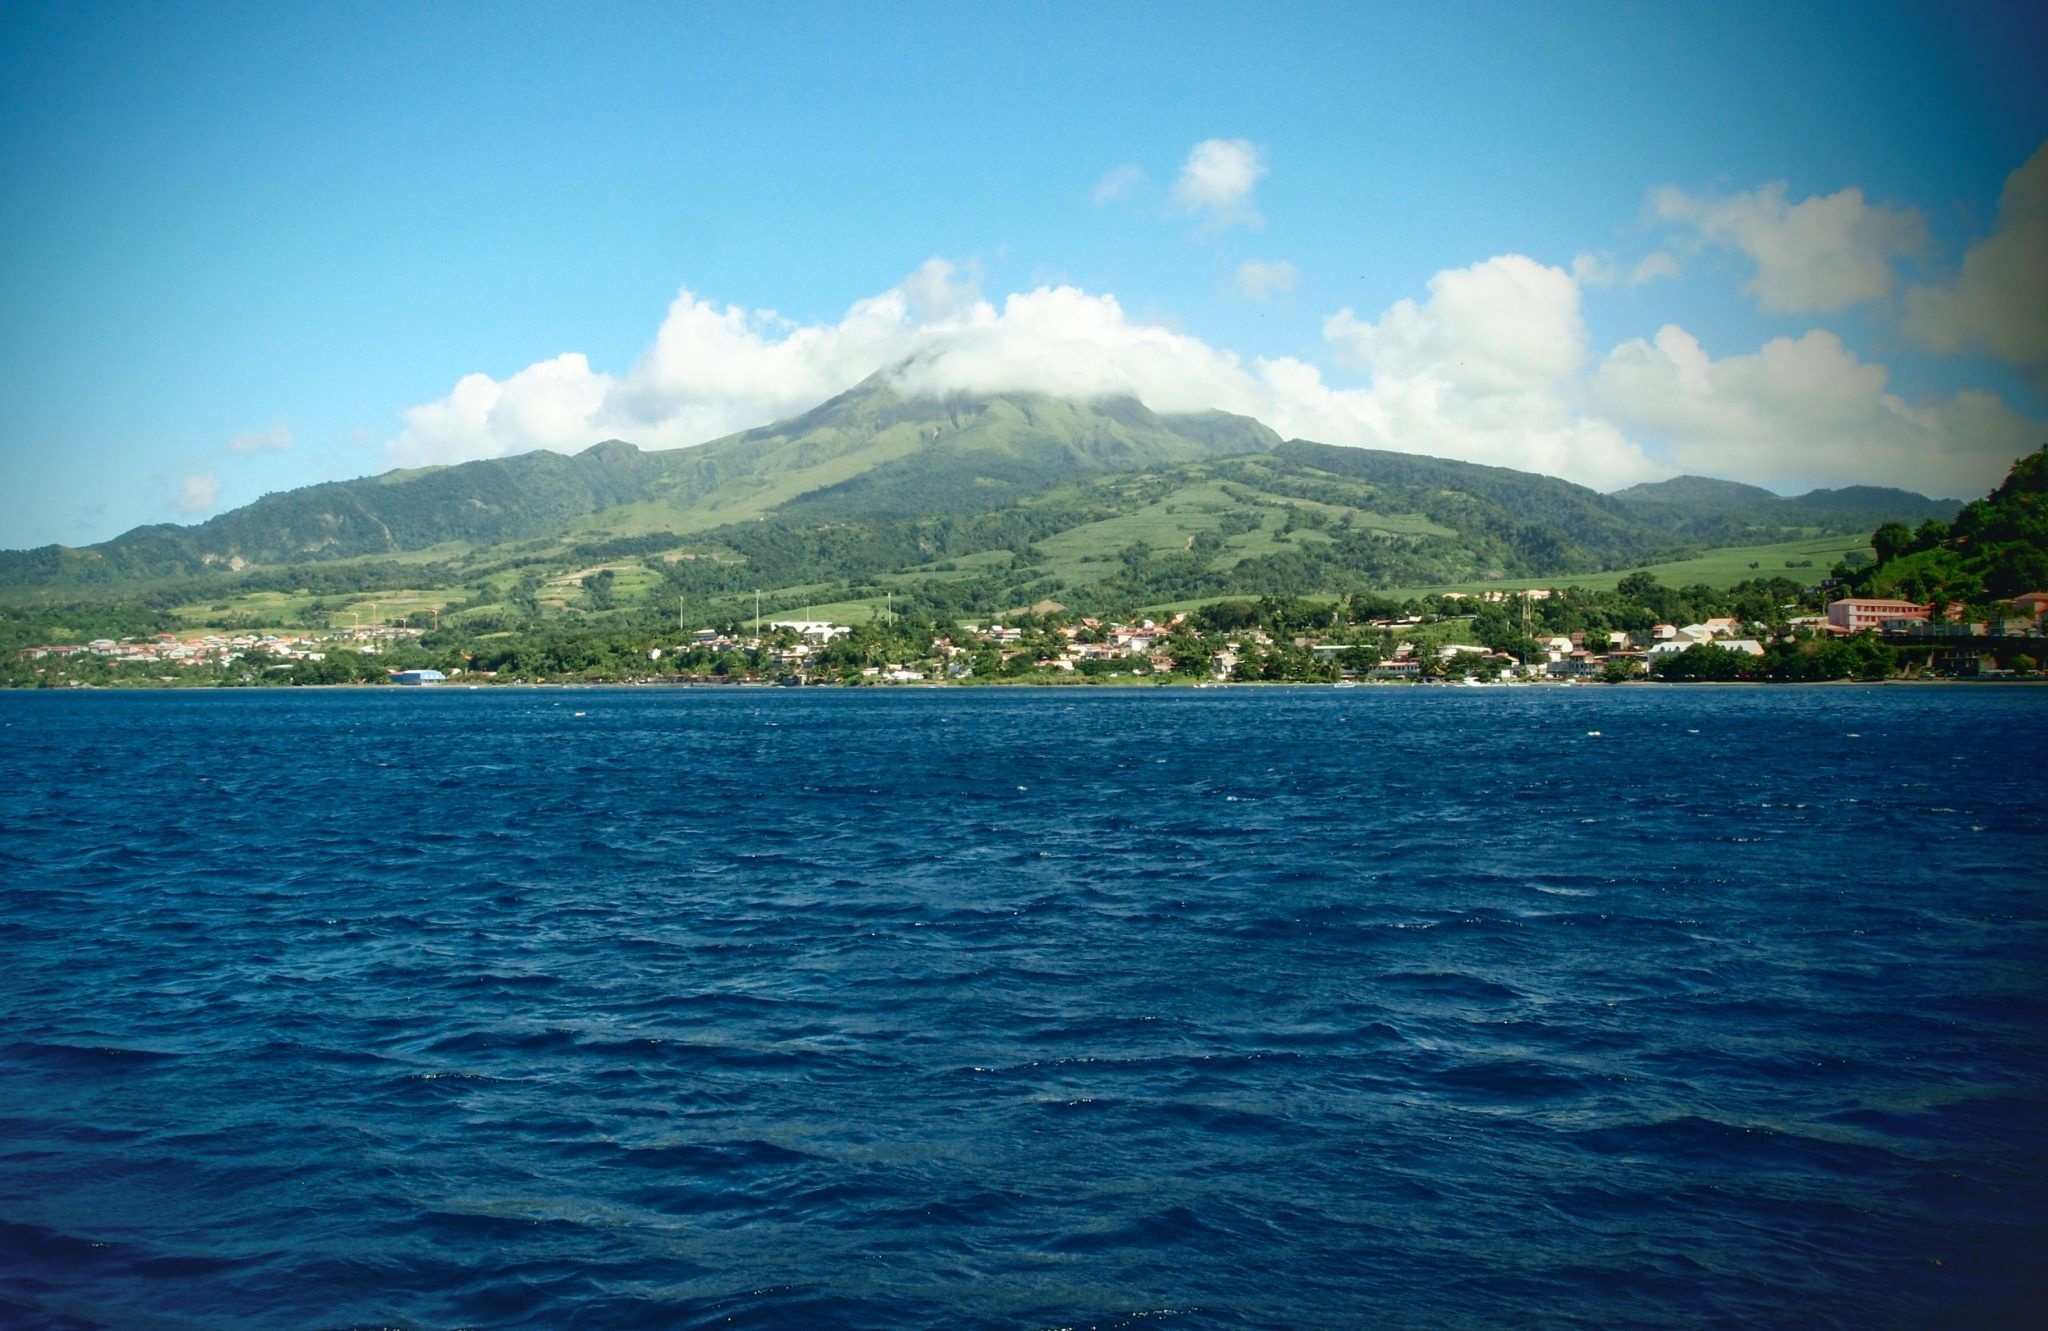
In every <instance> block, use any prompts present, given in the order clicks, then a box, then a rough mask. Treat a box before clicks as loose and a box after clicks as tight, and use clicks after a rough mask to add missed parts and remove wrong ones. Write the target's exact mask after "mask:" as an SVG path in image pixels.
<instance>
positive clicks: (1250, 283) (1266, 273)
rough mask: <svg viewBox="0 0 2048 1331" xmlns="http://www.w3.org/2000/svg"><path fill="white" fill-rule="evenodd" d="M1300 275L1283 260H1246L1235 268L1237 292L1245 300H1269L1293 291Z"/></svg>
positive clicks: (1292, 266)
mask: <svg viewBox="0 0 2048 1331" xmlns="http://www.w3.org/2000/svg"><path fill="white" fill-rule="evenodd" d="M1300 280H1301V273H1300V272H1299V271H1298V270H1296V268H1295V266H1294V265H1293V264H1291V263H1289V262H1287V260H1285V259H1246V260H1245V261H1244V262H1243V263H1241V264H1239V265H1238V266H1237V291H1238V294H1239V295H1241V296H1243V297H1244V298H1245V299H1246V300H1271V299H1272V298H1273V297H1275V296H1284V295H1286V294H1287V293H1288V292H1290V291H1292V290H1294V286H1295V283H1297V282H1299V281H1300Z"/></svg>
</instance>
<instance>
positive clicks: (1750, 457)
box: [1592, 324, 2041, 495]
mask: <svg viewBox="0 0 2048 1331" xmlns="http://www.w3.org/2000/svg"><path fill="white" fill-rule="evenodd" d="M1890 377H1891V376H1890V373H1889V371H1887V370H1886V369H1885V367H1884V366H1882V365H1874V364H1870V363H1868V362H1865V361H1862V360H1859V359H1858V358H1857V356H1856V355H1855V353H1853V352H1851V351H1850V350H1848V349H1847V348H1846V347H1844V346H1843V345H1842V342H1841V339H1840V338H1838V337H1836V336H1835V335H1834V334H1833V333H1831V332H1828V331H1826V330H1823V329H1816V330H1814V331H1811V332H1809V333H1807V334H1806V335H1805V336H1803V337H1800V338H1796V339H1795V338H1789V337H1781V338H1777V339H1774V340H1773V341H1771V342H1769V343H1767V344H1766V345H1765V346H1764V347H1763V348H1762V349H1761V350H1760V351H1757V352H1755V353H1752V354H1749V355H1739V356H1729V357H1726V358H1724V359H1722V360H1715V359H1713V358H1712V357H1711V356H1710V355H1708V353H1707V352H1706V350H1705V349H1704V348H1703V347H1701V346H1700V344H1699V341H1698V339H1696V338H1694V337H1693V336H1692V334H1690V333H1688V332H1686V331H1685V330H1684V329H1683V328H1680V327H1678V326H1677V325H1676V324H1667V325H1666V326H1665V327H1664V328H1663V329H1661V330H1660V331H1659V332H1658V334H1657V336H1656V338H1655V340H1654V341H1644V340H1642V339H1640V338H1637V339H1634V340H1632V341H1629V342H1625V343H1623V344H1622V345H1621V346H1619V347H1616V348H1615V349H1614V351H1613V352H1612V353H1610V354H1609V355H1608V357H1607V359H1606V361H1605V362H1604V363H1603V364H1602V365H1601V366H1600V367H1599V369H1598V370H1597V371H1596V373H1595V374H1594V376H1593V384H1592V388H1593V394H1592V396H1593V401H1594V402H1595V403H1596V404H1597V405H1598V406H1599V408H1600V409H1601V410H1602V412H1603V413H1604V414H1606V415H1607V416H1609V417H1611V418H1612V419H1614V420H1615V421H1617V422H1618V423H1619V424H1620V425H1621V426H1623V427H1624V428H1626V429H1629V430H1631V431H1639V432H1642V433H1643V434H1646V435H1650V436H1654V437H1660V438H1662V439H1664V440H1666V441H1668V443H1669V446H1670V449H1671V456H1672V460H1673V461H1674V462H1676V463H1677V464H1678V465H1679V466H1680V467H1682V468H1684V469H1685V470H1687V471H1692V472H1699V473H1705V474H1707V475H1715V476H1733V477H1738V478H1740V479H1743V480H1747V481H1752V482H1756V483H1759V484H1766V485H1769V484H1774V483H1775V484H1789V485H1797V486H1807V485H1816V484H1845V483H1863V484H1880V485H1898V486H1904V487H1906V488H1908V489H1914V490H1919V491H1921V492H1923V493H1927V494H1935V495H1966V494H1981V493H1983V492H1984V491H1985V490H1987V489H1989V488H1990V487H1991V485H1993V484H1994V483H1996V482H1997V480H1998V479H1999V478H2000V477H2001V476H2003V475H2004V474H2005V471H2006V469H2007V468H2008V467H2009V466H2010V465H2011V463H2012V460H2013V458H2015V457H2017V456H2018V455H2020V454H2021V453H2023V452H2025V451H2027V449H2028V448H2029V447H2031V442H2030V441H2031V440H2032V439H2033V438H2034V436H2035V434H2036V433H2037V432H2038V431H2039V429H2040V428H2041V427H2040V424H2039V423H2038V422H2032V421H2029V420H2027V419H2026V418H2025V417H2023V416H2021V415H2019V414H2018V413H2016V412H2014V411H2013V410H2012V409H2011V408H2009V407H2007V406H2006V405H2005V404H2004V403H2003V402H2002V401H2001V400H2000V399H1999V398H1998V397H1997V396H1995V395H1994V394H1990V393H1984V392H1978V391H1967V392H1963V393H1959V394H1957V395H1956V396H1954V397H1952V398H1949V399H1947V400H1945V401H1936V402H1931V403H1924V404H1920V405H1913V404H1909V403H1907V402H1906V401H1905V400H1903V399H1902V398H1900V397H1899V396H1898V395H1897V394H1895V393H1892V392H1891V391H1889V387H1888V385H1889V381H1890Z"/></svg>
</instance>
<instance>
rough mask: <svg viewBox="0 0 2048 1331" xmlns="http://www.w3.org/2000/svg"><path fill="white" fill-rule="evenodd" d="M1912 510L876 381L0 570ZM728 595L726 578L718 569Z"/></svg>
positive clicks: (965, 549)
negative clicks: (777, 410)
mask: <svg viewBox="0 0 2048 1331" xmlns="http://www.w3.org/2000/svg"><path fill="white" fill-rule="evenodd" d="M1928 511H1931V512H1937V513H1940V514H1941V515H1944V516H1946V515H1948V514H1952V513H1953V512H1954V511H1955V510H1954V508H1953V507H1947V506H1944V505H1943V504H1942V503H1941V501H1936V500H1930V499H1928V498H1926V497H1925V496H1918V495H1911V494H1909V493H1907V492H1903V491H1886V490H1882V489H1879V488H1875V487H1850V488H1849V489H1845V490H1841V491H1815V492H1812V494H1811V495H1809V496H1799V497H1792V498H1786V497H1781V496H1775V495H1771V494H1770V493H1769V492H1768V491H1762V490H1759V489H1757V488H1756V487H1749V486H1742V485H1740V484H1738V483H1735V482H1727V481H1717V480H1714V479H1713V478H1698V477H1694V478H1686V477H1681V478H1675V479H1674V480H1673V481H1667V482H1659V483H1654V484H1651V485H1646V486H1635V487H1630V488H1629V489H1627V490H1624V491H1620V492H1617V493H1615V494H1612V495H1602V494H1600V493H1598V492H1596V491H1593V490H1591V489H1588V488H1587V487H1584V486H1580V485H1576V484H1574V483H1572V482H1569V481H1565V480H1562V479H1560V478H1556V477H1549V476H1543V475H1539V474H1536V473H1529V472H1519V471H1515V470H1513V469H1510V468H1504V467H1491V466H1486V465H1483V464H1478V463H1468V462H1460V461H1455V460H1451V459H1444V458H1435V457H1431V456H1428V455H1426V454H1421V453H1405V452H1394V451H1390V450H1379V449H1363V448H1349V447H1339V446H1335V445H1329V444H1321V443H1317V442H1314V441H1311V440H1301V439H1294V440H1282V439H1281V437H1280V436H1279V435H1278V434H1277V433H1276V432H1274V431H1273V430H1271V429H1270V428H1269V427H1267V426H1265V425H1264V424H1262V423H1260V422H1258V421H1256V420H1253V419H1251V418H1249V417H1244V416H1235V415H1231V414H1229V413H1225V412H1214V411H1211V412H1193V413H1160V412H1154V411H1152V410H1151V409H1150V408H1148V407H1146V406H1145V405H1144V404H1143V403H1142V402H1140V401H1138V400H1137V399H1136V398H1131V397H1105V398H1099V399H1094V400H1077V399H1068V398H1060V397H1055V396H1051V395H1046V394H1036V393H999V394H981V395H973V394H964V393H963V394H951V395H946V396H942V397H925V396H915V395H906V394H904V393H902V392H900V391H898V390H897V389H896V388H895V387H894V386H893V385H892V382H891V380H890V378H889V376H888V375H886V374H884V373H877V374H876V375H873V376H871V377H870V378H868V379H867V380H864V381H862V382H861V383H860V384H856V385H854V386H853V387H852V388H850V389H848V390H846V391H845V392H843V393H839V394H836V395H834V396H833V397H832V398H829V399H827V400H826V401H824V402H822V403H819V404H818V405H817V406H816V407H813V408H811V409H809V410H808V411H805V412H802V413H799V414H797V415H796V416H793V417H790V418H788V419H787V420H784V421H779V422H773V423H770V424H768V425H763V426H759V427H756V428H753V429H750V430H743V431H739V432H737V433H735V434H732V435H728V436H725V437H723V438H721V439H717V440H712V441H709V442H707V443H704V444H699V445H695V446H692V447H688V448H680V449H664V450H647V449H642V448H640V447H639V446H637V445H635V444H633V443H631V442H629V441H626V440H623V439H607V440H601V441H599V442H597V443H594V444H591V445H590V446H588V447H586V448H584V449H582V450H580V451H578V452H576V453H573V454H563V453H556V452H553V451H551V450H535V451H532V452H528V453H522V454H516V455H513V456H510V457H505V458H492V459H481V460H475V461H470V462H463V463H456V464H452V465H448V466H437V467H424V468H414V469H410V470H404V471H392V472H385V473H380V474H378V475H376V476H371V477H364V478H358V479H355V480H349V481H330V482H323V483H320V484H318V485H313V486H306V487H301V488H299V489H295V490H288V491H280V492H277V493H274V494H270V495H265V496H264V497H262V498H261V499H258V500H256V501H255V502H254V503H251V504H247V505H243V506H242V507H240V508H237V509H234V510H230V511H229V512H227V513H223V514H219V515H217V516H215V517H213V518H209V519H207V520H206V521H204V522H201V523H197V524H193V525H190V526H177V525H173V524H153V525H149V526H145V527H139V528H136V529H134V530H132V531H130V532H126V533H123V534H122V535H120V536H117V537H115V538H112V539H111V540H109V541H105V542H100V543H97V544H95V545H92V546H86V547H79V548H73V547H66V546H44V547H39V548H37V549H34V550H26V551H5V552H0V589H6V590H10V591H15V592H20V591H27V590H33V589H36V588H63V587H72V588H85V589H90V588H94V587H98V588H103V589H104V588H115V587H121V586H136V585H143V584H147V583H149V582H151V581H156V582H163V581H166V580H170V581H177V580H186V581H190V580H193V579H199V580H206V579H218V578H220V577H222V576H225V575H227V574H231V573H237V574H244V575H246V574H249V573H250V572H251V571H261V570H273V571H276V570H290V569H294V568H300V569H306V570H318V569H322V568H328V569H332V568H334V567H335V566H338V565H344V564H347V563H349V562H350V561H355V562H361V561H376V560H389V559H392V558H399V557H404V558H407V559H412V560H414V561H415V562H417V561H418V560H419V559H422V558H426V557H427V553H428V552H440V553H439V555H438V556H437V557H439V558H442V559H443V560H444V562H447V563H448V568H447V570H445V572H446V574H447V576H464V577H467V576H470V574H471V573H474V572H475V571H476V570H479V569H483V568H485V567H486V566H489V567H510V566H512V565H513V564H516V563H520V562H521V561H526V562H528V563H531V562H532V561H533V560H537V559H540V560H544V559H548V558H554V557H557V556H559V557H561V558H564V559H567V558H569V557H570V556H571V555H572V554H575V553H576V552H583V554H584V555H588V556H589V557H593V558H594V557H597V555H598V554H599V553H602V552H604V551H615V552H624V551H637V552H640V553H639V554H637V555H635V556H634V557H643V558H644V557H650V556H652V555H654V554H656V553H658V552H661V551H664V550H666V551H668V552H669V553H670V554H674V555H676V557H678V558H681V557H682V556H683V555H685V554H688V553H689V552H690V550H691V549H699V550H700V552H710V553H712V554H714V555H715V558H714V560H713V563H712V564H705V565H703V566H701V567H700V568H698V569H695V570H691V571H690V573H691V576H692V577H695V578H696V581H697V582H699V583H703V584H704V585H705V587H706V589H707V590H708V589H710V586H711V584H710V582H707V581H706V578H707V577H708V576H709V571H710V570H711V569H712V568H713V565H714V564H716V562H717V560H719V559H723V560H726V561H728V563H730V561H734V560H737V561H741V562H743V563H747V564H749V565H750V566H751V567H752V569H753V570H754V571H755V572H756V573H757V574H759V575H761V576H763V577H765V576H766V575H767V570H768V569H769V568H771V567H772V568H774V569H777V570H779V571H778V573H777V576H781V577H786V578H789V579H793V580H807V579H806V578H805V576H804V568H803V559H804V558H806V557H808V558H809V559H811V560H812V561H813V562H814V563H815V564H817V566H818V567H820V568H823V569H828V570H837V571H838V572H839V573H840V574H841V575H844V576H848V577H854V578H871V577H875V576H880V575H882V574H885V573H887V574H890V575H892V576H895V575H896V574H897V573H898V572H901V571H904V570H912V569H915V568H917V567H918V566H919V559H920V558H923V559H925V560H927V561H938V562H944V561H946V560H948V559H955V558H958V557H962V556H966V555H975V556H977V557H979V556H982V555H985V554H987V555H990V557H994V555H993V554H990V552H997V553H1000V554H1001V555H1002V557H1004V558H1007V559H1009V560H1011V561H1012V563H1013V564H1014V566H1015V568H1016V569H1018V570H1024V569H1028V568H1030V567H1032V566H1033V565H1035V564H1041V563H1046V562H1048V561H1050V562H1051V563H1052V564H1056V565H1058V566H1059V567H1060V568H1061V570H1062V576H1064V577H1065V578H1066V579H1067V580H1068V581H1069V582H1072V581H1074V580H1077V579H1095V580H1096V581H1102V580H1103V579H1105V578H1106V579H1108V581H1107V582H1106V583H1104V585H1110V584H1116V585H1124V586H1132V585H1137V583H1138V582H1146V580H1147V579H1149V580H1150V581H1149V582H1146V585H1152V584H1155V583H1156V584H1159V585H1166V584H1167V583H1171V584H1172V585H1173V586H1176V587H1181V588H1187V589H1201V590H1206V589H1211V588H1226V589H1227V588H1232V587H1239V586H1248V585H1253V584H1256V585H1258V586H1262V587H1268V588H1282V589H1284V588H1285V587H1286V585H1287V584H1288V582H1289V580H1290V579H1294V580H1297V581H1307V582H1316V583H1322V584H1327V583H1330V582H1331V581H1332V580H1336V581H1342V582H1347V583H1361V582H1371V581H1374V580H1380V581H1384V580H1385V579H1389V578H1399V577H1410V578H1415V577H1428V576H1431V575H1433V574H1444V575H1456V576H1460V577H1464V576H1481V575H1487V574H1492V573H1496V572H1499V573H1513V574H1517V575H1520V574H1525V573H1526V574H1547V573H1553V572H1554V573H1559V574H1564V573H1569V572H1572V571H1575V570H1578V571H1584V570H1597V569H1602V568H1614V567H1620V566H1623V565H1625V564H1631V563H1635V562H1641V561H1646V560H1648V559H1650V558H1652V557H1661V556H1665V555H1668V554H1670V553H1671V552H1673V551H1676V550H1681V549H1684V548H1688V547H1691V546H1698V545H1702V544H1712V545H1735V544H1743V543H1746V542H1748V543H1758V542H1762V541H1766V540H1775V539H1784V538H1786V536H1787V534H1811V533H1813V532H1816V531H1827V532H1836V531H1839V532H1842V533H1844V534H1862V533H1867V532H1868V531H1870V530H1871V529H1872V528H1873V527H1874V526H1876V525H1877V522H1879V521H1885V520H1908V521H1911V520H1917V519H1918V518H1919V517H1920V516H1922V515H1923V513H1925V512H1928ZM1873 515H1874V516H1875V520H1867V519H1870V518H1872V517H1873ZM757 527H764V528H765V530H755V528H757ZM856 531H857V532H858V533H859V539H855V536H854V534H853V533H855V532H856ZM686 547H688V548H687V549H686ZM803 551H808V552H809V554H808V555H807V556H804V555H801V554H800V553H799V552H803ZM579 557H580V556H579ZM1062 560H1064V561H1065V562H1064V563H1061V561H1062ZM1113 560H1118V561H1122V563H1123V564H1124V565H1126V566H1128V567H1127V570H1126V571H1127V572H1128V573H1129V576H1128V577H1125V578H1124V581H1123V582H1122V583H1120V584H1117V583H1116V579H1115V578H1112V577H1110V576H1109V574H1108V572H1107V571H1106V570H1105V569H1104V568H1102V567H1101V566H1102V565H1103V564H1104V563H1105V562H1106V561H1113ZM1176 560H1178V561H1179V563H1178V564H1176V563H1175V561H1176ZM1181 565H1186V567H1182V566H1181ZM464 570H469V573H465V572H464ZM1129 570H1150V571H1149V572H1145V573H1144V575H1143V577H1140V576H1139V574H1138V573H1136V572H1129ZM656 571H657V572H661V571H662V570H656ZM279 576H282V574H281V573H280V574H279ZM342 576H343V575H342V574H340V573H334V574H332V575H324V574H323V575H321V578H320V579H314V580H325V581H334V580H335V579H337V578H341V577H342ZM394 576H395V575H394ZM663 576H664V577H670V575H669V574H667V573H664V574H663ZM721 576H723V577H725V578H726V580H727V581H730V576H731V575H730V572H729V569H728V571H727V573H726V574H723V575H721ZM1017 576H1018V577H1019V578H1020V579H1021V578H1022V577H1023V574H1022V572H1019V573H1018V575H1017ZM306 577H307V579H313V574H312V573H311V572H309V573H308V574H307V575H306ZM670 580H671V581H681V582H683V583H689V582H690V580H691V578H690V577H683V576H681V575H675V576H674V577H670ZM713 581H715V579H714V580H713ZM720 585H723V584H720ZM728 590H729V589H728ZM682 594H684V595H688V594H689V593H688V591H687V590H685V591H684V592H683V593H682Z"/></svg>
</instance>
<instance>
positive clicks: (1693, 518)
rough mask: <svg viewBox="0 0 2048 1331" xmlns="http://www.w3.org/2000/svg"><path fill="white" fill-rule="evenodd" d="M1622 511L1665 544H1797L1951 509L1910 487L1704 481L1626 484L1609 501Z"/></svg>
mask: <svg viewBox="0 0 2048 1331" xmlns="http://www.w3.org/2000/svg"><path fill="white" fill-rule="evenodd" d="M1610 498H1612V499H1613V500H1614V501H1615V502H1616V503H1618V504H1619V505H1620V506H1621V508H1622V511H1624V512H1626V513H1627V514H1628V515H1629V516H1630V517H1632V518H1634V519H1636V520H1637V521H1639V522H1643V523H1649V524H1653V525H1655V526H1657V527H1660V528H1662V529H1663V530H1664V531H1666V532H1668V533H1670V535H1671V537H1672V539H1674V540H1679V541H1685V542H1689V543H1693V544H1699V545H1743V544H1753V543H1759V542H1765V541H1789V540H1797V539H1799V538H1800V537H1802V536H1811V535H1820V534H1823V533H1828V532H1869V531H1871V530H1873V529H1875V528H1876V527H1877V526H1878V524H1880V523H1883V522H1893V521H1896V522H1908V523H1920V522H1924V521H1926V520H1927V519H1929V518H1936V519H1945V518H1949V517H1952V516H1954V514H1955V512H1956V510H1957V508H1959V507H1960V505H1959V504H1957V503H1955V502H1954V501H1952V500H1942V499H1929V498H1928V497H1927V496H1925V495H1919V494H1914V493H1913V492H1912V491H1910V490H1894V489H1888V488H1885V487H1881V486H1874V485H1852V486H1848V487H1846V488H1844V489H1840V490H1814V491H1811V492H1809V493H1807V494H1803V495H1794V496H1789V497H1788V496H1784V495H1777V494H1773V493H1771V492H1770V491H1769V490H1765V489H1762V488H1760V487H1758V486H1754V485H1741V484H1738V483H1736V482H1734V481H1721V480H1715V479H1713V478H1712V477H1707V476H1677V477H1673V478H1672V479H1671V480H1668V481H1654V482H1651V483H1650V484H1647V485H1632V486H1629V487H1628V488H1627V489H1625V490H1617V491H1615V492H1614V494H1613V495H1611V496H1610Z"/></svg>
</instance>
